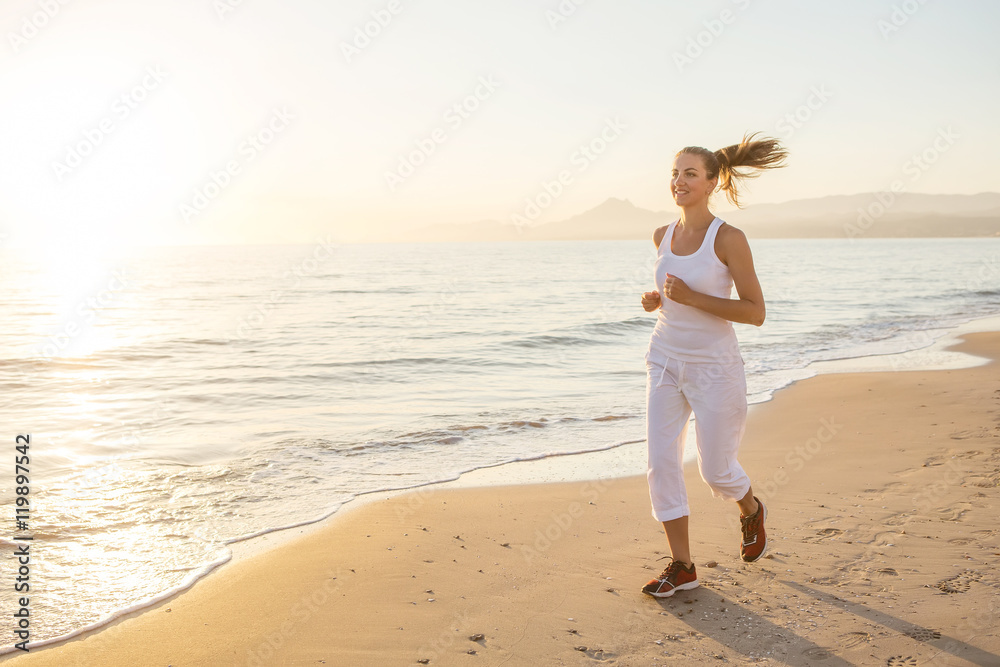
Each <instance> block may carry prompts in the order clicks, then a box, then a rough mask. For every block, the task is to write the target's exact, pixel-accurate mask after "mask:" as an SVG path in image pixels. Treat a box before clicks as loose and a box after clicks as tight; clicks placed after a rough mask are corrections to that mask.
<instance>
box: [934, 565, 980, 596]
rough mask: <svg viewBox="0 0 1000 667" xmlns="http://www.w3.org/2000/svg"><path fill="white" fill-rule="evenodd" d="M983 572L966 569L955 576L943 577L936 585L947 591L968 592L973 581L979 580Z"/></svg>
mask: <svg viewBox="0 0 1000 667" xmlns="http://www.w3.org/2000/svg"><path fill="white" fill-rule="evenodd" d="M982 576H983V575H982V574H980V573H979V572H976V571H975V570H965V571H964V572H962V573H961V574H956V575H955V576H954V577H948V578H947V579H942V580H941V581H939V582H938V583H937V584H935V586H937V588H939V589H940V590H942V591H943V592H945V593H966V592H968V590H969V588H971V587H972V582H973V581H979V580H980V579H981V578H982Z"/></svg>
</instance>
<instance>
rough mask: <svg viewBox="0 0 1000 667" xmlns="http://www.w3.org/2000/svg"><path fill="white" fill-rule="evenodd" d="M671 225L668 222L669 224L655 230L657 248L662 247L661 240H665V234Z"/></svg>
mask: <svg viewBox="0 0 1000 667" xmlns="http://www.w3.org/2000/svg"><path fill="white" fill-rule="evenodd" d="M669 226H670V225H669V224H667V225H663V226H662V227H657V228H656V229H654V230H653V244H654V245H655V246H656V247H657V248H659V247H660V241H662V240H663V235H664V234H666V233H667V227H669Z"/></svg>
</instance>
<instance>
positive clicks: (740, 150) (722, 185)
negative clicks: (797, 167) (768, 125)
mask: <svg viewBox="0 0 1000 667" xmlns="http://www.w3.org/2000/svg"><path fill="white" fill-rule="evenodd" d="M757 134H759V133H758V132H755V133H754V134H751V135H744V136H743V141H741V142H740V143H738V144H733V145H731V146H726V147H725V148H720V149H719V150H717V151H715V152H712V151H710V150H708V149H706V148H701V147H700V146H688V147H686V148H682V149H681V150H680V151H678V153H677V155H681V154H683V153H692V154H694V155H700V156H701V157H702V159H703V160H704V162H705V171H706V172H707V174H706V177H707V178H708V179H709V180H711V179H713V178H715V177H716V176H718V177H719V186H718V187H719V189H720V190H724V191H725V192H726V198H727V199H728V200H729V201H730V202H732V204H733V205H734V206H736V207H737V208H739V206H740V202H739V185H740V182H741V181H743V180H744V179H747V178H756V177H758V176H760V172H761V171H763V170H764V169H777V168H779V167H784V166H786V165H785V164H784V163H783V162H782V161H783V160H784V159H785V158H786V157H788V151H786V150H785V149H784V148H783V147H782V146H781V144H780V143H779V142H778V140H777V139H772V138H770V137H765V138H763V139H760V140H757V141H754V140H753V138H754V137H755V136H757ZM740 167H749V168H751V169H753V170H754V171H745V170H741V169H740Z"/></svg>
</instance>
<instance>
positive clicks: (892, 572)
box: [875, 567, 899, 577]
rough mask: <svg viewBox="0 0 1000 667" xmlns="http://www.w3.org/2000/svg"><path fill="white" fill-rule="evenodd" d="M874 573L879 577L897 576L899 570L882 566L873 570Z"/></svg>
mask: <svg viewBox="0 0 1000 667" xmlns="http://www.w3.org/2000/svg"><path fill="white" fill-rule="evenodd" d="M875 574H877V575H879V576H881V577H898V576H899V572H896V570H894V569H893V568H891V567H883V568H882V569H881V570H877V571H876V572H875Z"/></svg>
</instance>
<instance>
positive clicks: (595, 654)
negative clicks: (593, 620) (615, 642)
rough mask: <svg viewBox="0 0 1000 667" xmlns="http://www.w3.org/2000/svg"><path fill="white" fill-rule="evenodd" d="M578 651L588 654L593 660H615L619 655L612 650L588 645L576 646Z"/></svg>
mask: <svg viewBox="0 0 1000 667" xmlns="http://www.w3.org/2000/svg"><path fill="white" fill-rule="evenodd" d="M575 648H576V650H577V651H580V652H581V653H583V654H584V655H586V656H587V657H588V658H590V659H591V660H596V661H598V662H604V661H605V660H613V659H614V658H617V657H618V654H617V653H611V652H610V651H605V650H603V649H599V648H587V647H586V646H577V647H575Z"/></svg>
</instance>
